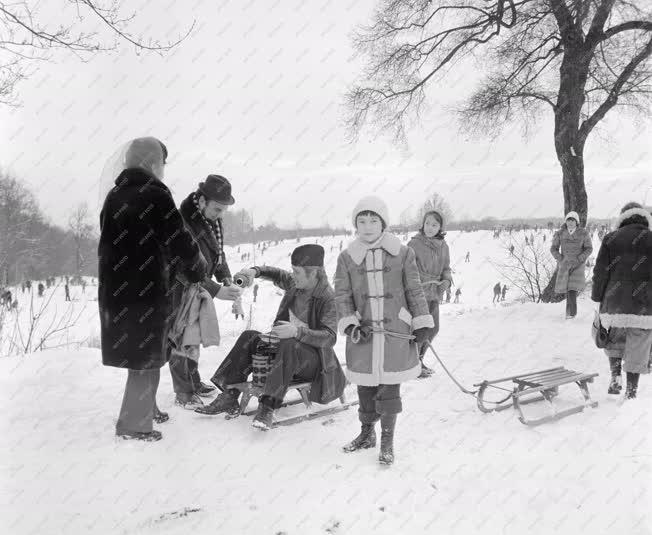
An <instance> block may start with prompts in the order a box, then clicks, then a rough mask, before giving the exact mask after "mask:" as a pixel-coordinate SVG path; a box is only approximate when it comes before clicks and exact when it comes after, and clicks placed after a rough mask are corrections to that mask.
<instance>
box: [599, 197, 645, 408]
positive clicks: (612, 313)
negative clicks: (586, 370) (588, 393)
mask: <svg viewBox="0 0 652 535" xmlns="http://www.w3.org/2000/svg"><path fill="white" fill-rule="evenodd" d="M651 273H652V216H651V215H650V214H649V213H648V212H647V211H646V210H645V209H644V208H643V207H642V206H641V205H640V204H638V203H635V202H632V203H627V204H626V205H625V206H623V208H622V210H621V213H620V217H619V218H618V228H617V229H616V230H615V231H613V232H611V233H609V234H606V235H605V236H604V239H603V241H602V244H601V245H600V250H599V251H598V256H597V258H596V261H595V267H594V268H593V288H592V291H591V299H592V300H593V301H595V302H597V303H600V322H601V323H602V325H603V326H604V327H605V328H606V329H610V332H609V340H608V343H607V347H606V348H605V353H606V354H607V356H608V357H609V366H610V368H611V382H610V384H609V390H608V393H609V394H619V393H620V391H621V389H622V386H621V373H622V369H624V370H625V373H626V374H627V388H626V390H625V398H626V399H633V398H635V397H636V394H637V390H638V380H639V376H640V375H641V374H647V373H650V359H651V357H652V282H651V279H650V274H651ZM623 361H624V362H623Z"/></svg>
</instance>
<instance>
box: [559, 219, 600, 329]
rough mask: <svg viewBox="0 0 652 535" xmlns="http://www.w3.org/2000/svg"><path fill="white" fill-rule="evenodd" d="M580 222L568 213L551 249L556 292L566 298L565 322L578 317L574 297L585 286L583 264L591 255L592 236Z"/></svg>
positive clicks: (575, 298) (575, 297)
mask: <svg viewBox="0 0 652 535" xmlns="http://www.w3.org/2000/svg"><path fill="white" fill-rule="evenodd" d="M579 221H580V216H579V215H577V212H568V214H567V215H566V221H565V223H564V224H563V225H562V227H561V228H560V229H559V230H558V231H557V232H555V236H554V238H553V239H552V245H551V246H550V253H551V254H552V256H554V257H555V260H557V280H556V281H555V292H556V293H558V294H566V319H572V318H574V317H575V316H576V315H577V293H578V292H580V291H582V290H583V289H584V285H585V284H586V277H585V274H584V267H585V266H584V263H585V262H586V259H587V258H588V257H589V256H590V255H591V252H592V251H593V244H592V243H591V236H590V235H589V233H588V232H587V230H586V229H584V228H581V227H580V226H579Z"/></svg>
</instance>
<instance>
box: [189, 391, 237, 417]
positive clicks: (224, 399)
mask: <svg viewBox="0 0 652 535" xmlns="http://www.w3.org/2000/svg"><path fill="white" fill-rule="evenodd" d="M239 395H240V392H238V391H237V390H236V389H229V390H225V391H224V392H222V393H221V394H220V395H219V396H217V397H216V398H215V399H214V400H213V401H211V403H210V404H208V405H204V406H203V407H197V408H196V409H195V412H198V413H199V414H210V415H214V414H220V413H223V412H230V411H234V410H236V409H237V408H238V396H239Z"/></svg>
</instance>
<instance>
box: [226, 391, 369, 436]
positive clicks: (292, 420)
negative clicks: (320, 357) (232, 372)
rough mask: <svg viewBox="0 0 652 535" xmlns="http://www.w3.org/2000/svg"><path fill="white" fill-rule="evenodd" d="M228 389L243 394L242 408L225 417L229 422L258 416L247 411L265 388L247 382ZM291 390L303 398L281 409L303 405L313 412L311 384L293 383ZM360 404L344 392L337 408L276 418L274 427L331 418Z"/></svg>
mask: <svg viewBox="0 0 652 535" xmlns="http://www.w3.org/2000/svg"><path fill="white" fill-rule="evenodd" d="M227 388H234V389H237V390H239V391H240V392H242V398H241V400H240V406H239V407H238V408H237V409H236V410H235V411H233V412H228V413H227V414H226V416H225V418H226V419H227V420H232V419H234V418H238V417H240V416H242V415H243V414H244V415H245V416H252V415H254V414H256V411H247V407H248V406H249V402H250V401H251V398H252V397H259V396H260V395H261V394H262V393H263V389H264V387H263V386H258V385H255V384H254V383H252V382H250V381H247V382H244V383H235V384H232V385H228V387H227ZM290 389H294V390H297V391H298V392H299V395H300V396H301V397H300V399H295V400H291V401H287V402H285V403H283V405H281V408H283V407H290V406H292V405H298V404H300V403H303V404H304V405H305V407H306V408H307V409H308V410H309V411H312V408H313V405H312V402H311V401H310V399H309V394H310V383H292V384H291V385H290ZM357 404H358V401H357V400H356V401H350V402H347V401H346V395H345V394H344V392H342V395H341V396H340V405H337V406H335V407H326V408H325V409H322V410H317V411H312V412H308V413H306V414H299V415H298V416H292V417H289V418H276V417H275V418H274V423H273V424H272V427H278V426H284V425H293V424H296V423H299V422H303V421H306V420H314V419H315V418H321V417H322V416H329V415H332V414H337V413H338V412H342V411H345V410H347V409H348V408H349V407H353V406H355V405H357Z"/></svg>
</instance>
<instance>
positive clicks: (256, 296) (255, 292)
mask: <svg viewBox="0 0 652 535" xmlns="http://www.w3.org/2000/svg"><path fill="white" fill-rule="evenodd" d="M257 298H258V283H256V284H254V303H255V302H256V299H257Z"/></svg>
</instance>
